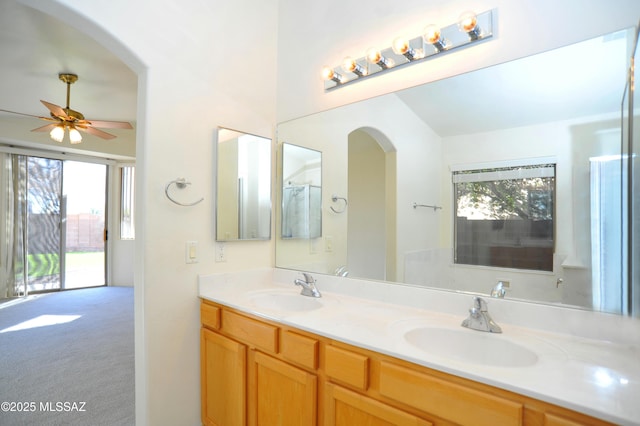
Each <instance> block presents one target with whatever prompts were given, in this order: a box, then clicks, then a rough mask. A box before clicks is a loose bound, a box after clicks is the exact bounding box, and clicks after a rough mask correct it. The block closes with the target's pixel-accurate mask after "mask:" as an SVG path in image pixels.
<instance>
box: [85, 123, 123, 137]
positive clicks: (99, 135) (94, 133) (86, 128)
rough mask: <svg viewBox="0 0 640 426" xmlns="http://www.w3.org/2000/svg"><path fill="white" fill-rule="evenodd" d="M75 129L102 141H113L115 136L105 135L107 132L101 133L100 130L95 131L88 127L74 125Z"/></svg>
mask: <svg viewBox="0 0 640 426" xmlns="http://www.w3.org/2000/svg"><path fill="white" fill-rule="evenodd" d="M75 127H76V129H78V130H81V131H83V132H87V133H89V134H91V135H94V136H97V137H99V138H102V139H115V137H116V136H115V135H112V134H111V133H107V132H103V131H102V130H98V129H95V128H93V127H89V126H80V125H77V124H76V126H75Z"/></svg>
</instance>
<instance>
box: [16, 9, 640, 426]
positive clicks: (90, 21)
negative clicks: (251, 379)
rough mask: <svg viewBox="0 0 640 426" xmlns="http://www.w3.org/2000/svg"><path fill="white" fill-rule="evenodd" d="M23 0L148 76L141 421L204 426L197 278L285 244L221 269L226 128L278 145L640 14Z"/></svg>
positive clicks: (142, 120)
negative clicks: (299, 132) (178, 181)
mask: <svg viewBox="0 0 640 426" xmlns="http://www.w3.org/2000/svg"><path fill="white" fill-rule="evenodd" d="M23 2H24V3H26V4H29V5H32V6H33V7H36V8H37V9H40V10H43V11H45V12H47V13H49V14H51V15H54V16H56V17H57V18H59V19H61V20H63V21H64V22H66V23H69V24H70V25H73V26H77V27H78V28H79V29H81V30H83V31H84V32H86V33H87V34H88V35H90V36H92V37H95V38H96V39H98V41H99V42H100V43H102V44H103V45H105V46H106V47H107V48H109V49H110V50H112V51H114V52H115V53H117V54H118V56H119V57H121V58H122V59H123V60H124V61H125V62H127V63H128V64H129V65H130V66H131V67H132V68H133V69H134V70H135V71H136V72H137V73H138V75H139V93H138V99H139V104H140V106H139V111H138V112H139V113H138V117H139V122H138V128H137V141H138V142H137V147H136V155H137V160H138V169H137V172H138V174H137V177H138V179H139V185H138V188H137V195H138V198H137V203H138V206H139V207H140V208H139V211H138V212H139V216H138V218H137V231H138V233H137V240H136V276H135V289H136V291H135V294H136V296H135V297H136V380H137V381H136V394H137V404H136V406H137V412H138V424H140V425H143V424H152V425H176V424H180V425H197V424H200V420H199V417H200V408H199V405H200V400H199V361H198V357H199V349H198V348H199V343H198V299H197V288H196V278H197V275H198V274H199V273H212V272H220V271H225V270H232V269H241V268H248V267H254V266H268V265H271V264H272V259H273V241H272V242H271V243H264V242H251V243H246V242H243V243H235V244H231V243H227V246H226V252H227V257H228V261H227V263H224V264H216V263H215V262H214V248H215V245H214V242H213V228H212V224H213V212H214V207H215V206H214V203H213V200H212V196H211V194H213V188H212V176H213V174H214V166H213V147H212V143H213V132H214V131H215V128H216V127H217V126H219V125H222V126H225V127H229V128H234V129H241V130H243V131H246V132H249V133H255V134H258V135H265V136H269V135H270V134H271V133H272V131H273V128H274V125H275V123H276V122H277V121H283V120H285V119H291V118H295V117H299V116H302V115H306V114H309V113H315V112H318V111H321V110H325V109H328V108H330V107H334V106H338V105H342V104H345V103H349V102H353V101H355V100H360V99H364V98H368V97H370V96H372V95H375V94H381V93H388V92H391V91H394V90H396V89H399V88H405V87H408V86H412V85H415V84H419V83H423V82H427V81H431V80H434V79H437V78H441V77H445V76H449V75H453V74H456V73H460V72H463V71H466V70H471V69H477V68H479V67H482V66H486V65H490V64H495V63H498V62H503V61H506V60H510V59H514V58H516V57H520V56H525V55H529V54H531V53H535V52H540V51H542V50H547V49H550V48H554V47H558V46H560V45H564V44H569V43H572V42H575V41H579V40H583V39H586V38H589V37H592V36H595V35H598V34H601V33H605V32H609V31H612V30H617V29H620V28H622V27H628V26H632V25H634V24H636V21H637V18H638V16H640V2H637V1H636V0H617V1H615V2H614V3H613V5H612V1H611V0H591V1H589V3H588V9H587V8H586V6H585V2H584V1H580V0H566V1H564V2H562V3H561V4H560V3H558V2H557V1H556V0H526V1H525V0H523V1H518V2H515V1H511V0H477V1H471V0H458V1H451V0H439V1H425V0H398V1H394V2H389V1H388V0H370V1H369V2H367V3H366V5H364V6H363V3H362V2H360V1H353V0H352V1H345V0H340V1H338V0H327V1H324V2H318V1H315V0H304V1H303V0H280V1H277V0H238V1H233V2H230V1H221V0H212V1H209V2H200V1H177V0H163V1H158V2H143V1H139V2H135V1H134V2H132V1H129V0H112V1H109V2H87V1H83V0H59V1H55V0H23ZM494 7H496V8H498V9H499V14H498V15H499V22H498V28H497V31H496V37H495V39H494V40H492V41H491V42H490V43H484V44H482V45H481V46H477V47H476V48H474V49H467V50H465V51H463V52H459V54H455V55H448V56H446V57H443V58H441V60H438V61H428V63H424V64H419V65H415V66H412V67H406V68H404V69H402V70H401V71H400V70H398V71H395V72H392V73H389V74H388V75H385V76H380V77H376V78H374V79H370V80H368V81H366V82H362V83H361V84H354V85H351V86H350V87H349V88H348V89H347V88H344V89H341V90H336V91H334V92H332V93H330V94H325V93H324V92H323V90H322V82H321V81H320V79H319V77H318V75H319V70H320V69H321V67H322V66H323V65H324V64H338V63H340V62H341V60H342V57H343V56H345V55H346V54H350V55H354V56H359V55H358V52H364V50H365V49H366V48H368V47H369V46H370V45H374V44H385V45H388V43H389V41H390V39H392V38H393V37H394V36H395V35H396V34H398V33H405V32H408V33H410V34H417V33H419V32H420V30H421V29H422V27H423V26H424V25H425V22H423V20H422V18H423V17H425V16H429V17H430V21H431V20H433V21H444V22H451V21H453V20H455V19H456V17H457V16H458V14H459V13H460V11H462V10H465V9H469V8H473V9H477V10H485V9H490V8H494ZM576 16H578V17H579V19H576ZM574 22H575V23H574ZM537 30H539V31H537ZM276 37H277V47H278V50H277V51H276ZM234 43H235V44H234ZM276 62H277V65H278V68H277V69H278V73H277V75H276V69H275V64H276ZM276 87H277V97H276ZM276 99H277V114H276ZM185 123H188V125H185ZM179 176H181V177H186V178H188V179H189V180H190V181H191V182H192V183H193V184H192V185H191V187H190V188H189V191H190V193H189V194H188V195H196V196H204V197H205V202H203V203H201V204H199V205H198V206H196V207H192V208H184V207H179V206H176V205H173V204H172V203H170V202H169V201H168V200H166V198H165V197H164V193H163V189H164V185H165V184H166V183H167V182H168V181H169V180H172V179H175V178H176V177H179ZM399 202H400V201H399ZM187 240H199V243H200V244H199V246H198V248H199V253H198V254H199V257H200V263H198V264H193V265H185V263H184V244H185V241H187Z"/></svg>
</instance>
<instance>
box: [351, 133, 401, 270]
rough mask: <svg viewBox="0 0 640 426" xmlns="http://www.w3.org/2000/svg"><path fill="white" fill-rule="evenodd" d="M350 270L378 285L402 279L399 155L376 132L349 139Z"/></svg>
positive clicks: (382, 135)
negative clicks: (398, 221) (398, 270)
mask: <svg viewBox="0 0 640 426" xmlns="http://www.w3.org/2000/svg"><path fill="white" fill-rule="evenodd" d="M348 157H349V158H348V170H349V173H348V193H349V216H348V225H347V247H348V250H347V253H348V254H347V265H348V268H349V273H350V274H353V275H354V276H357V277H364V278H368V279H375V280H391V281H393V280H395V277H396V262H395V260H396V255H395V252H396V213H395V211H396V208H395V207H396V189H395V188H396V152H395V148H394V147H393V144H392V143H391V142H390V141H389V139H388V138H387V137H386V136H385V135H384V134H382V133H381V132H379V131H378V130H376V129H373V128H369V127H363V128H360V129H357V130H354V131H353V132H351V133H350V134H349V137H348Z"/></svg>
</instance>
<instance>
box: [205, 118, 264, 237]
mask: <svg viewBox="0 0 640 426" xmlns="http://www.w3.org/2000/svg"><path fill="white" fill-rule="evenodd" d="M216 159H217V179H216V241H243V240H269V239H271V139H269V138H265V137H262V136H256V135H252V134H248V133H243V132H240V131H237V130H232V129H226V128H223V127H219V128H218V135H217V143H216Z"/></svg>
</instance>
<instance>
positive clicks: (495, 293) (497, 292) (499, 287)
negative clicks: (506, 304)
mask: <svg viewBox="0 0 640 426" xmlns="http://www.w3.org/2000/svg"><path fill="white" fill-rule="evenodd" d="M506 292H507V290H506V289H505V288H504V283H503V282H502V281H498V284H496V285H495V286H494V287H493V288H492V289H491V297H497V298H500V299H504V295H505V293H506Z"/></svg>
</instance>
